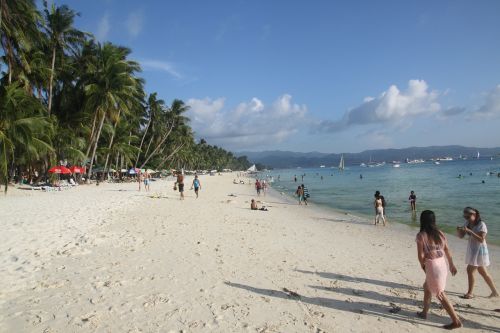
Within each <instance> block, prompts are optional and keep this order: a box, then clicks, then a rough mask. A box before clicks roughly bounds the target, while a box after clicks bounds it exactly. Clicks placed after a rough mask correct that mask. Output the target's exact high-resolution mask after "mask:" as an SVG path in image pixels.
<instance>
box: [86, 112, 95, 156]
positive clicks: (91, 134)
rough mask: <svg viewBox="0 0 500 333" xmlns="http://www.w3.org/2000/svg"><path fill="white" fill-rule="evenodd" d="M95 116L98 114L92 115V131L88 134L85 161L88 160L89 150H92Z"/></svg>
mask: <svg viewBox="0 0 500 333" xmlns="http://www.w3.org/2000/svg"><path fill="white" fill-rule="evenodd" d="M97 115H98V112H96V113H95V114H94V121H93V122H92V131H91V132H90V138H89V145H88V147H87V152H86V153H85V161H86V160H87V159H88V158H89V154H90V149H91V148H92V142H93V139H94V132H95V124H96V122H97Z"/></svg>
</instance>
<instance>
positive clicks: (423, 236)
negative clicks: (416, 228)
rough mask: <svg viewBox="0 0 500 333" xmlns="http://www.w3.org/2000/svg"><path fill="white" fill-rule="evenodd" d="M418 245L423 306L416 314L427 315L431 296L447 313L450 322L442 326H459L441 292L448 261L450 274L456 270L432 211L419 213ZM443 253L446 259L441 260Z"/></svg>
mask: <svg viewBox="0 0 500 333" xmlns="http://www.w3.org/2000/svg"><path fill="white" fill-rule="evenodd" d="M416 242H417V248H418V260H419V261H420V266H421V267H422V269H423V270H424V272H425V283H424V308H423V310H422V312H419V313H418V314H417V315H418V316H419V317H420V318H422V319H426V318H427V313H428V312H429V306H430V304H431V298H432V296H435V297H437V299H438V300H439V301H440V302H441V304H442V305H443V308H444V309H445V310H446V312H448V314H449V315H450V318H451V320H452V322H451V323H450V324H448V325H445V326H444V328H446V329H449V330H452V329H455V328H459V327H462V323H461V322H460V319H459V318H458V316H457V313H456V312H455V310H454V309H453V306H452V305H451V303H450V301H449V300H448V298H447V297H446V294H445V293H444V289H445V287H446V277H447V275H448V265H447V263H446V260H447V261H448V264H449V267H450V272H451V274H452V275H455V274H457V269H456V267H455V265H454V264H453V259H452V257H451V253H450V250H449V248H448V242H447V241H446V237H445V236H444V234H443V233H442V232H441V231H440V230H439V229H438V228H437V226H436V216H435V215H434V212H433V211H430V210H424V211H423V212H422V214H421V215H420V232H419V233H418V234H417V238H416ZM445 256H446V259H445Z"/></svg>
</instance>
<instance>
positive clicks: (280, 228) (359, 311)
mask: <svg viewBox="0 0 500 333" xmlns="http://www.w3.org/2000/svg"><path fill="white" fill-rule="evenodd" d="M233 178H236V175H235V174H225V175H222V176H201V183H202V186H203V188H202V190H201V192H200V197H199V199H195V196H194V193H193V191H190V190H189V186H188V185H187V186H186V188H187V191H186V199H185V200H184V201H180V200H179V198H178V193H177V192H174V191H173V189H172V187H173V180H170V181H165V180H164V181H155V182H153V183H152V185H151V192H149V193H146V192H144V189H143V191H141V192H138V191H137V184H136V183H133V184H106V183H102V184H101V185H100V186H95V185H88V186H79V187H77V188H72V189H69V190H66V191H60V192H50V193H43V192H39V191H26V190H16V189H10V190H9V193H8V194H7V195H6V196H3V195H2V196H1V197H0V223H1V227H2V232H1V234H0V264H1V266H0V332H45V333H49V332H60V333H65V332H438V331H441V330H442V329H441V328H440V326H441V325H443V324H445V323H448V322H449V321H450V320H449V318H448V316H447V315H446V313H445V311H444V310H442V309H440V307H439V306H438V303H436V301H437V300H435V299H434V301H433V306H432V310H431V313H430V316H429V318H428V319H427V320H425V321H424V320H422V319H419V318H417V317H416V316H415V313H416V312H417V311H418V310H419V309H420V306H421V303H422V297H423V291H422V288H421V285H422V283H423V281H424V273H423V272H422V270H421V268H420V266H419V263H418V261H417V253H416V245H415V241H414V239H415V235H416V233H417V230H416V229H412V228H409V227H406V226H403V225H398V224H393V223H390V224H389V226H388V227H386V228H384V227H381V226H380V227H374V226H373V225H371V221H367V220H364V219H363V218H359V217H355V216H351V215H346V214H341V213H336V212H333V211H330V210H327V209H323V208H320V207H317V206H314V204H312V205H310V206H308V207H304V206H298V205H297V204H296V203H295V202H290V200H288V199H287V198H285V197H284V196H281V195H279V194H278V193H268V194H267V196H266V197H260V198H259V199H258V200H260V201H263V202H264V204H265V205H266V206H267V207H268V209H269V211H267V212H264V211H251V210H250V209H249V206H250V200H251V199H252V198H256V197H255V193H254V189H253V186H251V185H240V184H238V185H236V184H233V183H232V180H233ZM191 181H192V178H190V177H188V178H187V184H190V182H191ZM229 194H234V195H235V196H228V195H229ZM460 208H461V207H457V209H460ZM439 218H446V217H439V216H438V222H439ZM389 222H390V220H389ZM448 238H449V243H450V247H451V250H452V251H453V254H454V260H455V263H456V266H457V268H458V270H459V272H458V274H457V275H456V276H455V277H451V276H449V278H448V285H447V293H448V295H449V297H450V299H451V301H452V303H453V304H455V306H456V309H457V310H458V313H459V315H460V317H461V318H463V320H464V321H463V324H464V328H462V329H461V330H459V331H462V332H491V331H496V332H499V331H500V313H495V312H493V311H492V310H493V309H495V308H500V300H499V299H498V298H496V299H489V298H487V297H486V296H487V295H489V289H488V288H487V286H486V284H485V283H484V281H483V280H482V279H481V278H480V277H479V276H477V281H476V290H475V294H476V297H475V298H474V299H471V300H464V299H461V298H459V296H460V295H462V294H464V293H465V291H466V289H467V275H466V272H465V269H466V265H465V264H464V256H465V252H466V245H467V244H466V241H465V240H459V239H458V238H456V237H455V236H449V237H448ZM490 257H491V261H492V265H491V267H490V273H491V275H492V276H493V278H494V280H495V282H496V284H497V286H499V285H500V267H499V266H500V251H499V249H498V248H497V247H494V246H491V245H490Z"/></svg>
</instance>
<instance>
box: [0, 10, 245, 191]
mask: <svg viewBox="0 0 500 333" xmlns="http://www.w3.org/2000/svg"><path fill="white" fill-rule="evenodd" d="M43 6H44V8H43V11H39V10H38V9H37V7H36V5H35V1H34V0H0V43H1V50H2V53H1V54H0V55H1V58H0V69H1V74H0V75H1V77H0V84H1V86H0V183H1V184H5V191H7V184H8V183H9V182H10V181H12V180H13V179H15V178H17V177H19V175H20V174H25V175H27V177H28V179H29V181H36V178H43V177H45V176H46V172H47V170H48V168H49V167H50V166H53V165H55V164H57V163H58V161H61V160H64V161H67V162H68V164H70V165H85V166H87V173H88V175H92V169H94V168H96V167H99V168H102V169H103V170H110V169H116V170H120V169H123V168H129V167H138V168H146V167H147V168H153V169H169V168H176V169H179V168H186V169H191V170H196V169H219V170H220V169H223V168H229V169H233V170H242V169H246V168H248V167H249V166H250V164H249V162H248V161H247V159H246V157H240V158H236V157H235V156H233V155H232V154H231V153H230V152H227V151H225V150H224V149H222V148H219V147H217V146H211V145H208V144H207V143H206V142H205V140H203V139H202V140H201V141H200V142H199V143H196V142H195V139H194V133H193V131H192V129H191V127H190V126H189V119H188V118H187V117H186V111H187V110H188V106H187V105H185V104H184V102H183V101H181V100H177V99H174V100H173V101H172V103H170V104H169V105H167V103H166V102H165V101H164V100H162V99H160V98H159V97H158V94H157V93H155V92H153V93H150V94H147V93H146V92H145V91H144V80H143V79H142V78H141V77H140V76H139V74H140V72H141V67H140V65H139V64H138V63H137V62H135V61H133V60H132V59H130V58H129V56H130V53H131V51H130V49H128V48H126V47H122V46H118V45H114V44H112V43H110V42H105V43H99V42H97V41H95V39H94V38H93V36H92V35H91V34H88V33H85V32H82V31H79V30H78V29H76V28H75V27H74V26H73V20H74V18H75V16H77V15H78V14H77V13H75V12H74V11H73V10H72V9H70V8H68V7H67V6H60V7H57V6H54V5H52V6H51V7H49V6H48V5H47V2H46V1H44V3H43Z"/></svg>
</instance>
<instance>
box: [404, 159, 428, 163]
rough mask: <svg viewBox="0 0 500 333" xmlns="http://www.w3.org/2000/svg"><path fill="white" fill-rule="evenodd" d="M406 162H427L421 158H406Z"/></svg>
mask: <svg viewBox="0 0 500 333" xmlns="http://www.w3.org/2000/svg"><path fill="white" fill-rule="evenodd" d="M406 163H407V164H419V163H425V161H424V160H423V159H421V158H419V159H414V160H410V159H409V158H407V159H406Z"/></svg>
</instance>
